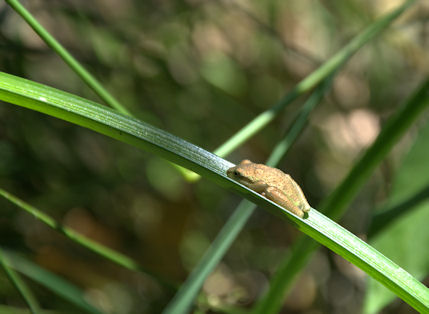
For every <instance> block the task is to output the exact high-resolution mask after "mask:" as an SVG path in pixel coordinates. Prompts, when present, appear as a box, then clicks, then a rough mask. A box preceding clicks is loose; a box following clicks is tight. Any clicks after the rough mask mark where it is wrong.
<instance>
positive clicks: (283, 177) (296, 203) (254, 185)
mask: <svg viewBox="0 0 429 314" xmlns="http://www.w3.org/2000/svg"><path fill="white" fill-rule="evenodd" d="M226 174H227V176H228V177H229V178H231V179H233V180H234V181H237V182H239V183H241V184H243V185H244V186H246V187H248V188H249V189H251V190H253V191H255V192H257V193H259V194H261V195H262V196H264V197H266V198H268V199H269V200H271V201H273V202H274V203H276V204H278V205H280V206H281V207H283V208H285V209H286V210H288V211H290V212H292V213H294V214H295V215H297V216H299V217H301V218H303V217H304V215H305V213H308V212H309V211H310V208H311V206H310V204H308V201H307V199H306V198H305V195H304V193H303V192H302V190H301V188H300V186H299V185H298V183H296V182H295V180H293V179H292V177H291V176H290V175H288V174H286V173H284V172H283V171H281V170H280V169H277V168H272V167H269V166H266V165H264V164H257V163H253V162H251V161H250V160H248V159H245V160H243V161H241V162H240V163H239V164H238V165H236V166H235V167H231V168H229V169H228V170H227V171H226Z"/></svg>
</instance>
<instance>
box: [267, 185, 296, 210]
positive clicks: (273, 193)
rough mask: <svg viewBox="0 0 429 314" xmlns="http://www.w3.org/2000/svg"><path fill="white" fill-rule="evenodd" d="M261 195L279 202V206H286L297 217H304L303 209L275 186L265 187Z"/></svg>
mask: <svg viewBox="0 0 429 314" xmlns="http://www.w3.org/2000/svg"><path fill="white" fill-rule="evenodd" d="M262 195H263V196H265V197H266V198H268V199H269V200H271V201H273V202H274V203H276V204H279V205H280V206H281V207H284V208H286V209H287V210H288V211H290V212H292V213H294V214H295V215H297V216H299V217H301V218H302V217H304V211H303V210H302V209H301V208H299V207H298V205H296V204H295V203H294V202H293V201H292V200H291V199H289V198H288V197H287V196H286V194H284V193H283V192H282V191H281V190H279V189H278V188H276V187H272V186H270V187H267V188H266V190H265V191H264V192H263V193H262Z"/></svg>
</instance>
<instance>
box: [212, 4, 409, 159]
mask: <svg viewBox="0 0 429 314" xmlns="http://www.w3.org/2000/svg"><path fill="white" fill-rule="evenodd" d="M414 2H415V0H408V1H406V2H405V3H404V4H403V5H401V6H400V7H398V8H397V9H395V10H394V11H392V12H391V13H389V14H387V15H386V16H384V17H381V18H379V19H377V20H376V21H375V22H374V23H373V24H371V25H370V26H368V27H367V28H366V29H365V30H364V31H363V32H362V33H361V34H359V35H357V36H356V37H354V38H353V39H352V40H351V41H350V42H349V43H348V44H347V45H345V46H344V47H343V48H342V49H341V50H340V51H338V52H337V53H336V54H334V55H333V56H332V57H331V58H330V59H329V60H328V61H326V62H325V63H323V64H322V65H321V66H320V67H319V68H318V69H316V70H315V71H314V72H313V73H311V74H310V75H308V76H307V77H306V78H304V79H303V80H302V81H301V82H299V83H298V84H297V85H296V86H295V87H294V88H293V89H292V90H291V91H290V92H288V93H287V94H286V95H285V96H284V97H283V98H282V99H281V100H280V101H279V102H278V103H277V104H275V105H274V106H273V107H271V108H270V109H268V110H266V111H264V112H262V113H261V114H259V115H258V116H257V117H256V118H254V119H253V120H252V121H250V122H249V123H248V124H247V125H246V126H244V127H243V128H242V129H240V130H239V131H238V132H237V133H236V134H234V135H233V136H232V137H231V138H230V139H228V140H227V141H226V142H225V143H223V144H222V145H221V146H220V147H218V148H217V149H216V150H215V151H214V153H215V154H216V155H218V156H221V157H225V156H227V155H228V154H229V153H231V152H232V151H233V150H235V149H236V148H237V147H238V146H240V145H242V144H243V143H244V142H246V141H247V140H248V139H249V138H251V137H252V136H253V135H255V134H256V133H257V132H259V131H260V130H261V129H262V128H264V127H265V126H266V125H267V124H268V123H270V122H271V121H272V120H273V119H274V118H275V117H276V116H277V115H278V113H279V112H280V111H281V110H283V109H284V108H285V107H286V106H287V105H288V104H290V103H291V102H292V101H294V100H295V99H296V98H297V97H299V96H300V95H302V94H303V93H305V92H308V91H309V90H311V89H312V88H314V87H315V86H316V85H317V84H318V83H320V82H321V81H322V80H323V79H325V78H327V77H328V76H329V75H331V74H332V73H334V72H335V71H337V70H338V69H339V68H340V67H341V66H342V65H343V64H344V63H345V62H346V61H347V60H348V59H350V57H351V56H352V55H353V54H354V53H355V52H356V51H358V50H359V49H360V48H361V47H362V46H364V45H365V44H366V43H367V42H368V41H370V40H371V39H372V38H374V37H375V36H376V35H378V34H379V33H380V32H381V31H382V30H384V29H385V28H386V27H387V26H389V25H390V23H391V22H393V21H394V20H395V19H396V18H397V17H398V16H399V15H401V14H402V13H403V12H404V11H405V10H406V9H408V7H410V6H411V5H412V4H413V3H414Z"/></svg>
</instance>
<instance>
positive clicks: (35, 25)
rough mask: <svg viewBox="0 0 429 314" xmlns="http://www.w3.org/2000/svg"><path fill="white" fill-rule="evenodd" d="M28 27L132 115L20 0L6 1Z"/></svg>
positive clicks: (103, 96) (115, 105) (100, 92)
mask: <svg viewBox="0 0 429 314" xmlns="http://www.w3.org/2000/svg"><path fill="white" fill-rule="evenodd" d="M5 1H6V3H8V4H9V5H10V6H11V7H12V8H13V9H14V10H15V11H16V12H17V13H18V14H19V15H21V17H22V18H23V19H24V20H25V21H26V22H27V23H28V25H29V26H30V27H31V28H32V29H33V30H34V31H35V32H36V33H37V34H38V35H39V36H40V38H42V39H43V41H44V42H45V43H46V44H47V45H48V46H49V47H51V48H52V49H53V50H54V51H55V52H56V53H57V54H58V55H59V56H60V57H61V59H63V60H64V62H65V63H67V64H68V65H69V66H70V68H71V69H72V70H73V71H74V72H76V74H77V75H79V77H80V78H81V79H82V80H83V81H84V82H85V83H86V84H87V85H88V86H89V87H90V88H91V89H92V90H93V91H94V92H95V93H96V94H97V95H98V96H99V97H100V98H101V99H102V100H103V101H104V102H105V103H106V104H108V105H109V106H111V107H112V108H115V109H116V110H118V111H119V112H121V113H123V114H126V115H130V113H129V112H128V110H127V109H126V108H125V107H124V106H122V105H121V104H120V103H119V101H117V100H116V99H115V98H114V97H113V96H112V95H111V94H110V93H109V92H108V91H107V90H106V89H105V88H104V87H103V86H102V85H101V84H100V82H99V81H98V80H97V79H96V78H95V77H94V76H92V75H91V73H89V72H88V71H87V70H86V69H85V68H84V67H83V66H82V65H81V64H80V63H79V61H77V60H76V59H75V58H74V57H73V56H72V55H71V54H70V53H69V52H68V51H67V50H66V49H65V48H64V47H63V46H62V45H61V44H60V43H59V42H58V41H57V40H56V39H55V38H54V37H53V36H52V35H51V34H49V32H48V31H47V30H46V29H45V28H44V27H43V26H42V25H41V24H40V23H39V22H38V21H37V20H36V19H35V18H34V17H33V16H32V15H31V13H30V12H29V11H28V10H27V9H25V8H24V7H23V6H22V5H21V3H20V2H19V1H18V0H5Z"/></svg>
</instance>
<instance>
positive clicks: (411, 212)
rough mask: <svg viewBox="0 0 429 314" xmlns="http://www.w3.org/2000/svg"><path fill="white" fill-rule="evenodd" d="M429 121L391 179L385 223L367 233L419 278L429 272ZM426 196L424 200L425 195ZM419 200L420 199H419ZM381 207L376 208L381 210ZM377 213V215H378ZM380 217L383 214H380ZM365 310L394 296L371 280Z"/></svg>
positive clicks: (377, 307)
mask: <svg viewBox="0 0 429 314" xmlns="http://www.w3.org/2000/svg"><path fill="white" fill-rule="evenodd" d="M428 141H429V123H426V125H425V126H424V128H422V129H420V130H419V134H418V136H417V138H416V140H415V142H414V144H413V145H412V147H411V148H410V150H409V151H408V153H407V154H406V156H404V158H402V163H401V165H400V167H399V168H398V170H397V171H396V172H395V176H394V178H393V182H392V188H391V190H390V193H389V196H388V199H387V200H386V202H385V204H383V205H382V208H383V209H382V212H384V213H385V215H382V216H381V217H386V216H387V215H386V214H387V213H390V215H388V216H387V217H388V218H389V219H387V222H386V224H380V222H381V221H380V222H379V223H377V225H376V227H377V228H378V230H376V229H374V228H375V227H372V230H374V231H373V232H372V233H371V235H369V236H368V238H369V241H370V243H371V245H372V246H374V247H375V248H377V249H378V250H382V251H383V252H385V254H388V255H389V257H391V258H392V259H393V260H394V261H396V262H397V263H400V264H401V265H402V266H403V267H406V269H407V270H408V271H409V272H411V273H412V274H413V275H414V276H415V277H416V278H419V279H424V278H426V276H427V275H428V273H429V267H428V265H429V254H428V252H427V250H425V249H422V248H425V247H427V246H428V243H429V228H427V222H428V221H429V202H428V193H427V191H428V187H429V177H428V175H427V172H426V171H422V169H425V168H426V167H427V161H428V155H429V145H427V143H428ZM424 194H426V195H425V199H424V202H422V201H421V200H423V195H424ZM419 200H420V201H419ZM379 211H380V210H377V212H379ZM377 216H378V215H377ZM379 217H380V216H379ZM366 283H367V285H366V286H367V289H366V296H365V300H364V307H363V308H364V313H368V314H369V313H379V312H380V311H381V309H382V308H383V307H385V306H386V305H387V304H388V303H390V302H391V301H392V300H393V299H394V297H395V295H393V294H392V293H391V292H390V291H388V290H387V289H385V288H384V287H383V286H381V285H380V284H378V283H377V282H374V281H373V280H371V279H370V280H368V281H367V282H366Z"/></svg>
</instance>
